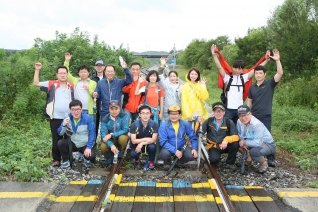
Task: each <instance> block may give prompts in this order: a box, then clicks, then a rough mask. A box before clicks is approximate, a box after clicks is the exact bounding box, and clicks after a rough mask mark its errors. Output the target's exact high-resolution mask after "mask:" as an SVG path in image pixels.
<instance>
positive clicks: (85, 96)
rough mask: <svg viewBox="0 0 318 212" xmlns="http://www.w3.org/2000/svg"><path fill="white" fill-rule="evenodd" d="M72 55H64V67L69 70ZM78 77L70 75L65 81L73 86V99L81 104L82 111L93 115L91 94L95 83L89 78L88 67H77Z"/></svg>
mask: <svg viewBox="0 0 318 212" xmlns="http://www.w3.org/2000/svg"><path fill="white" fill-rule="evenodd" d="M71 58H72V55H71V54H70V53H68V52H67V53H65V61H64V65H65V66H66V67H67V68H69V66H70V60H71ZM77 71H78V72H77V73H78V75H79V77H80V78H76V77H73V75H72V74H71V73H68V75H67V81H69V82H71V83H73V84H74V86H75V99H78V100H80V101H81V103H82V110H83V112H86V113H88V114H90V115H93V104H94V102H93V98H92V94H93V92H94V90H95V88H96V85H97V83H96V82H95V81H94V80H91V79H90V78H89V67H88V66H87V65H81V66H79V67H78V70H77Z"/></svg>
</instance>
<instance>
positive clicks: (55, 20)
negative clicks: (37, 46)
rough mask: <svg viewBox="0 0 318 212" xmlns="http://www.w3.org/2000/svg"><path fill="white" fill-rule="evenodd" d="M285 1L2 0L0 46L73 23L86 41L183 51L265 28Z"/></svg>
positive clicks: (49, 35) (67, 29) (21, 43)
mask: <svg viewBox="0 0 318 212" xmlns="http://www.w3.org/2000/svg"><path fill="white" fill-rule="evenodd" d="M283 3H284V0H242V1H237V0H218V1H213V0H160V1H158V0H91V1H84V0H67V1H65V0H46V1H43V0H27V1H25V0H10V1H9V0H6V1H1V2H0V20H1V22H0V48H4V49H29V48H31V47H32V46H33V45H34V39H35V38H37V37H39V38H41V39H43V40H53V39H54V38H55V32H56V31H58V32H59V33H66V34H67V35H69V34H70V33H72V32H73V31H74V30H75V28H76V27H79V29H80V30H81V31H87V32H89V34H90V39H91V40H93V36H94V35H98V38H99V41H100V42H101V41H104V42H105V43H106V44H108V45H110V46H111V47H115V48H118V47H119V46H120V45H123V47H124V48H126V49H129V51H134V52H145V51H171V50H172V49H173V47H174V46H175V48H176V50H181V49H185V48H186V47H187V45H189V44H190V43H191V41H192V40H193V39H205V40H210V39H215V38H217V37H218V36H222V35H227V36H229V38H230V39H231V40H232V41H234V39H235V38H238V37H244V36H246V35H247V32H248V29H252V28H258V27H261V26H266V24H267V19H268V18H270V17H271V15H272V12H274V10H275V8H276V7H277V6H279V5H282V4H283Z"/></svg>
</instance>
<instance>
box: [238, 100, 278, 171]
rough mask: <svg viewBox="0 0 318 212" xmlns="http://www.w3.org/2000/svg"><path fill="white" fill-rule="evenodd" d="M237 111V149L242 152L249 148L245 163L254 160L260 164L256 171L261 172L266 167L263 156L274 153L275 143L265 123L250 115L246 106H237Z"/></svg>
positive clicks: (250, 162)
mask: <svg viewBox="0 0 318 212" xmlns="http://www.w3.org/2000/svg"><path fill="white" fill-rule="evenodd" d="M237 113H238V115H239V120H238V121H237V126H236V128H237V131H238V135H239V137H240V141H239V145H240V149H239V151H240V152H241V153H243V149H245V150H249V154H247V159H246V163H247V164H252V160H255V161H256V162H258V163H259V164H260V165H259V167H258V169H257V170H256V172H258V173H261V174H263V173H264V172H265V171H266V170H267V168H268V165H267V163H266V160H265V157H266V156H268V155H270V154H274V153H275V151H276V143H275V141H274V139H273V137H272V135H271V133H270V132H269V131H268V129H267V128H266V127H265V125H264V124H263V123H262V122H260V120H258V119H257V118H255V117H254V116H253V115H252V113H251V110H250V108H249V107H248V106H246V105H241V106H239V107H238V109H237Z"/></svg>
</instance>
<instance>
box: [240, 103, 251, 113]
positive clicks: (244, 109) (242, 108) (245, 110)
mask: <svg viewBox="0 0 318 212" xmlns="http://www.w3.org/2000/svg"><path fill="white" fill-rule="evenodd" d="M249 112H251V109H250V108H249V107H248V106H247V105H241V106H239V107H238V108H237V114H248V113H249Z"/></svg>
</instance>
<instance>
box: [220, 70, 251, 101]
mask: <svg viewBox="0 0 318 212" xmlns="http://www.w3.org/2000/svg"><path fill="white" fill-rule="evenodd" d="M240 79H241V82H242V85H232V86H237V87H239V86H242V87H243V94H244V89H245V86H244V79H243V76H242V74H240ZM232 81H233V75H232V76H231V78H230V80H229V82H228V83H227V85H226V87H224V88H223V89H222V93H221V96H220V99H221V101H222V102H223V104H225V105H226V106H227V92H228V91H229V90H230V86H231V84H232Z"/></svg>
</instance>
